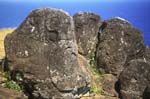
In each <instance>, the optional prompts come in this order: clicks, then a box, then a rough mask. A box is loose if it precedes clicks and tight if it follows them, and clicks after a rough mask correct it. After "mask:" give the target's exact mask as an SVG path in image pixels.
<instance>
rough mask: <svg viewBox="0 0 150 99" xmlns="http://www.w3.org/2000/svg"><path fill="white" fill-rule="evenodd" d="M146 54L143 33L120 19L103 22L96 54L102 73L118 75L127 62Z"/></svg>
mask: <svg viewBox="0 0 150 99" xmlns="http://www.w3.org/2000/svg"><path fill="white" fill-rule="evenodd" d="M144 52H145V45H144V41H143V36H142V33H141V32H140V31H139V30H138V29H136V28H135V27H133V26H132V25H131V24H130V23H129V22H127V21H126V20H124V19H121V18H118V17H117V18H112V19H109V20H106V21H104V22H103V24H102V26H101V27H100V34H99V42H98V46H97V52H96V57H97V59H96V61H97V67H98V68H99V71H100V72H101V73H111V74H114V75H118V74H119V73H120V72H121V71H122V70H123V68H124V64H125V63H126V62H128V61H129V60H131V59H136V58H139V57H143V55H144Z"/></svg>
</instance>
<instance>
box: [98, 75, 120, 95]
mask: <svg viewBox="0 0 150 99" xmlns="http://www.w3.org/2000/svg"><path fill="white" fill-rule="evenodd" d="M117 80H118V79H117V77H116V76H113V75H112V74H104V75H102V76H101V77H100V82H99V83H101V87H102V90H103V95H105V96H110V97H118V93H117V92H116V90H115V83H116V82H117Z"/></svg>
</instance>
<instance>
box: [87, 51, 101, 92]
mask: <svg viewBox="0 0 150 99" xmlns="http://www.w3.org/2000/svg"><path fill="white" fill-rule="evenodd" d="M89 59H90V71H91V73H92V79H93V80H92V83H91V88H90V92H91V93H93V94H96V95H101V94H102V92H103V90H102V87H101V86H99V84H97V81H98V80H99V77H100V76H101V74H100V72H98V70H97V68H96V66H95V51H92V52H91V54H90V56H89Z"/></svg>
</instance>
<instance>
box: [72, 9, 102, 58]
mask: <svg viewBox="0 0 150 99" xmlns="http://www.w3.org/2000/svg"><path fill="white" fill-rule="evenodd" d="M73 18H74V23H75V34H76V39H77V44H78V49H79V54H81V55H83V56H85V57H86V58H89V57H90V54H91V52H92V51H95V50H96V44H97V35H98V31H99V26H100V16H98V15H96V14H94V13H89V12H79V13H76V14H75V15H74V16H73Z"/></svg>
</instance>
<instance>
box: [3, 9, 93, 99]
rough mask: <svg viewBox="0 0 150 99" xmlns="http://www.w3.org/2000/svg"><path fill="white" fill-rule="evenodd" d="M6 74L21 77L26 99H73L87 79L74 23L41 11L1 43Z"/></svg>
mask: <svg viewBox="0 0 150 99" xmlns="http://www.w3.org/2000/svg"><path fill="white" fill-rule="evenodd" d="M5 50H6V57H7V58H8V60H9V61H10V63H9V66H10V70H11V71H12V72H13V73H12V75H16V73H23V77H22V79H23V81H22V82H23V84H24V85H25V87H26V91H27V93H28V94H29V96H30V98H33V97H34V98H44V99H45V98H46V99H49V98H54V99H58V98H59V99H73V98H74V96H75V95H78V94H77V93H78V88H80V89H81V88H82V87H86V86H87V85H88V84H89V82H90V78H89V76H86V75H88V74H87V73H86V72H84V71H83V70H82V69H81V67H80V65H79V62H78V59H79V58H78V49H77V45H76V40H75V33H74V23H73V19H72V17H71V16H69V15H68V14H67V13H66V12H64V11H62V10H58V9H53V8H42V9H37V10H34V11H32V12H31V14H30V15H29V16H28V17H27V18H26V20H25V21H24V22H23V23H22V24H21V25H20V26H19V28H17V29H16V30H15V31H14V32H13V33H12V34H10V35H8V36H7V37H6V39H5Z"/></svg>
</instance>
